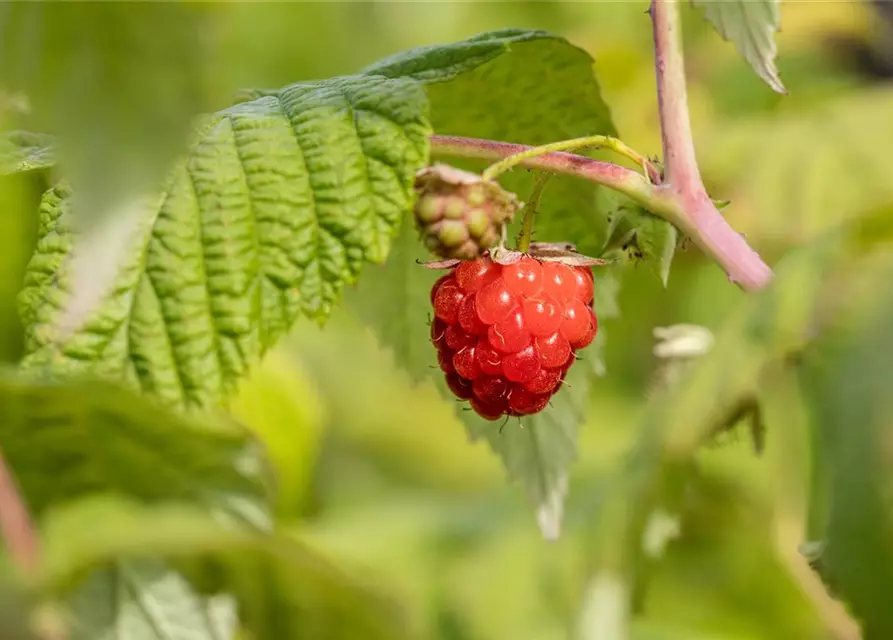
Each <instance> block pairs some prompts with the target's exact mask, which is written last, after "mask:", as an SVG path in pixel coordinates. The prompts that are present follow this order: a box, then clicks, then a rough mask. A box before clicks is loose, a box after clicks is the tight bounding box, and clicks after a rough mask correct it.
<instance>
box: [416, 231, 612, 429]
mask: <svg viewBox="0 0 893 640" xmlns="http://www.w3.org/2000/svg"><path fill="white" fill-rule="evenodd" d="M556 252H557V253H558V254H560V255H556ZM539 253H542V254H544V255H542V256H540V255H538V254H539ZM494 254H495V255H494ZM580 261H583V263H582V264H580ZM587 261H592V262H587ZM602 262H603V261H598V260H594V259H592V258H586V257H585V256H580V255H579V254H576V253H575V252H574V251H573V247H566V246H560V247H559V246H555V245H547V246H543V245H536V246H533V247H532V248H531V251H530V252H528V253H520V252H517V251H515V252H511V251H507V250H504V249H501V250H498V251H494V252H487V253H485V255H483V256H481V257H479V258H476V259H474V260H445V261H441V262H436V263H428V264H427V265H426V266H428V267H430V268H439V269H446V270H447V273H446V274H444V275H443V276H441V277H440V279H438V280H437V282H436V283H435V284H434V287H433V288H432V291H431V301H432V304H433V307H434V322H433V324H432V326H431V341H432V343H433V344H434V346H435V348H436V349H437V361H438V364H439V366H440V368H441V370H442V371H443V373H444V375H445V376H446V381H447V386H448V387H449V388H450V390H451V391H452V393H453V394H454V395H455V396H456V397H457V398H458V399H459V400H462V401H468V403H469V404H470V406H471V408H472V410H474V411H475V412H476V413H477V414H478V415H480V416H481V417H483V418H485V419H487V420H498V419H499V418H501V417H503V416H506V415H508V416H524V415H532V414H535V413H539V412H540V411H542V410H543V409H545V408H546V406H547V405H548V403H549V400H550V399H551V397H552V396H553V395H554V394H555V393H557V392H558V391H559V389H560V388H561V386H562V384H563V382H564V377H565V375H566V374H567V372H568V370H569V369H570V367H571V366H572V365H573V363H574V362H575V360H576V352H577V351H578V350H580V349H583V348H585V347H587V346H588V345H589V344H590V343H591V342H592V341H593V339H594V338H595V336H596V333H597V332H598V319H597V318H596V315H595V311H594V309H593V296H594V290H593V289H594V282H593V274H592V270H591V269H590V268H589V264H601V263H602Z"/></svg>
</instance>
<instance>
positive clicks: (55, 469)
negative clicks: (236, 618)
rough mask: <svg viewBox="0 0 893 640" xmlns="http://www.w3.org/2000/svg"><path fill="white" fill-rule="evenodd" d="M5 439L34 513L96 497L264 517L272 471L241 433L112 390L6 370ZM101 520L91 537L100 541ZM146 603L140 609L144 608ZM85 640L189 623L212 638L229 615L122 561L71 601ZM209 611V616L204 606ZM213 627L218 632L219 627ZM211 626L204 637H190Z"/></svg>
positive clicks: (2, 399) (0, 390)
mask: <svg viewBox="0 0 893 640" xmlns="http://www.w3.org/2000/svg"><path fill="white" fill-rule="evenodd" d="M0 442H2V443H3V450H4V454H5V456H6V458H7V461H8V463H9V464H10V466H11V467H12V469H13V470H14V472H15V473H16V477H17V479H18V481H19V483H20V485H21V487H22V491H23V494H24V495H25V497H26V499H27V501H28V504H29V506H30V508H31V509H32V511H33V512H34V513H35V514H36V515H37V516H38V517H43V516H44V515H45V514H46V513H47V512H49V511H51V510H52V508H53V507H55V506H56V505H59V504H60V503H64V502H66V501H68V500H72V499H77V498H81V497H83V496H88V495H91V494H93V493H95V492H104V493H114V494H117V495H126V496H128V498H131V499H136V500H140V501H142V502H145V503H157V502H162V501H168V500H179V501H183V502H191V503H193V504H201V505H205V506H206V508H209V509H213V510H215V511H216V512H217V513H218V514H219V515H220V516H225V517H226V518H228V519H230V520H232V521H234V522H237V523H244V522H249V523H251V524H252V525H263V524H264V523H265V521H266V519H267V515H266V507H265V506H264V503H265V501H266V500H265V498H266V493H267V491H266V488H265V486H264V483H263V482H262V481H261V475H262V473H263V472H264V471H265V470H264V469H262V468H260V467H259V461H258V459H257V458H256V456H255V454H254V452H253V451H252V446H251V445H252V443H251V441H250V439H249V438H248V435H247V433H246V432H245V431H243V430H241V429H238V428H236V427H235V426H234V425H231V424H230V425H224V424H220V423H217V422H216V421H215V422H208V421H207V420H205V421H202V422H199V421H198V417H195V418H191V419H186V418H184V417H182V416H180V415H178V414H175V413H172V412H170V411H168V410H166V409H163V408H160V407H158V406H156V405H155V404H154V403H152V402H151V401H149V400H147V399H145V398H143V397H140V396H136V395H133V394H131V393H129V392H125V391H123V390H122V389H120V388H118V387H116V386H114V385H111V384H109V383H106V382H99V381H92V380H71V381H68V382H66V383H54V382H50V381H46V380H33V379H29V378H26V377H22V376H20V375H16V374H14V373H11V372H5V371H4V372H0ZM100 525H101V523H99V522H96V523H93V524H91V525H89V526H84V528H83V529H82V533H81V535H82V536H83V537H86V538H92V537H94V536H102V535H105V534H104V532H103V531H102V530H101V529H100V528H99V527H100ZM147 601H148V602H151V603H152V604H151V606H149V607H145V605H144V604H143V603H144V602H147ZM71 604H72V606H73V607H74V609H75V614H76V619H77V623H78V624H79V625H81V626H82V634H81V635H79V636H76V637H78V638H84V640H87V639H90V640H93V639H96V638H112V637H117V636H115V635H114V634H115V633H116V632H115V629H118V628H126V629H132V630H133V633H135V634H136V633H143V632H145V633H143V635H137V637H140V638H142V637H146V638H155V637H158V638H159V639H160V640H167V638H166V637H165V636H158V635H146V634H148V633H149V630H152V629H155V628H156V627H157V626H158V625H162V626H163V625H165V624H167V623H166V620H167V618H168V617H172V618H175V619H177V620H183V619H185V618H188V619H189V620H191V621H192V622H190V624H189V629H190V633H191V634H192V635H186V636H176V637H178V638H179V637H184V638H193V637H206V638H208V640H215V639H217V638H219V637H221V636H220V635H219V634H215V633H212V632H211V631H210V630H207V628H206V627H207V625H210V624H212V622H211V621H212V620H218V619H219V618H220V617H223V618H226V617H227V616H229V617H230V618H231V617H232V615H233V614H232V612H231V611H230V612H229V613H227V612H226V607H225V606H224V605H222V604H218V603H216V602H213V601H206V600H205V599H204V598H201V597H200V596H199V595H198V594H195V593H193V592H192V591H191V589H190V587H189V585H188V584H187V583H186V582H185V581H184V579H183V578H182V577H181V576H179V575H177V574H176V573H174V572H172V571H170V570H169V569H167V568H166V567H165V566H164V565H163V564H162V563H160V562H158V561H151V562H146V563H142V564H134V565H131V564H128V563H121V564H118V565H116V566H114V567H111V568H109V569H106V570H104V571H102V572H101V573H100V574H97V575H95V576H93V578H91V580H90V581H89V582H88V583H87V584H85V585H84V586H83V589H82V591H81V592H80V595H79V596H76V597H75V598H74V599H73V601H72V603H71ZM209 607H210V608H212V609H214V613H213V615H212V614H210V613H208V611H206V608H209ZM214 624H223V623H221V622H219V621H218V622H215V623H214ZM202 629H205V631H202V633H205V635H195V634H196V633H198V632H199V631H198V630H202Z"/></svg>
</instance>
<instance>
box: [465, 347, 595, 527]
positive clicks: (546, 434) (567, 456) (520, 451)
mask: <svg viewBox="0 0 893 640" xmlns="http://www.w3.org/2000/svg"><path fill="white" fill-rule="evenodd" d="M596 352H597V346H596V345H592V346H590V347H589V348H587V349H584V350H583V351H580V352H578V355H579V356H580V358H582V361H580V362H577V363H576V364H575V365H574V366H573V367H571V369H570V371H569V372H568V375H567V377H566V379H565V385H564V386H563V387H562V388H561V390H560V391H559V392H558V393H556V394H555V395H554V396H552V399H551V401H550V406H549V407H547V408H546V409H545V410H544V411H542V412H540V413H538V414H536V415H532V416H524V417H523V418H520V419H518V420H514V419H509V420H508V421H507V422H506V423H505V424H503V422H502V421H499V422H490V421H487V420H483V419H482V418H480V417H478V416H477V415H476V414H475V413H474V412H472V411H464V412H463V413H462V419H463V421H464V422H465V425H466V427H467V429H468V432H469V434H470V436H471V438H472V439H473V440H484V441H486V442H487V444H488V445H489V446H490V448H491V449H492V450H493V452H494V453H495V454H496V455H498V456H499V457H500V459H501V460H502V462H503V464H504V465H505V468H506V470H507V471H508V476H509V478H510V479H511V480H515V481H518V482H520V483H522V484H523V486H524V490H525V491H526V493H527V496H528V498H529V499H530V501H531V502H532V503H533V505H534V506H535V507H536V520H537V524H539V527H540V531H541V532H542V534H543V536H544V537H545V538H546V539H548V540H556V539H557V538H558V537H559V536H560V535H561V525H562V519H563V516H564V501H565V498H566V496H567V489H568V476H569V468H570V466H571V463H572V462H573V461H574V460H575V459H576V457H577V435H578V431H579V427H580V424H582V422H583V420H584V418H585V416H586V410H587V409H588V405H589V393H590V390H591V385H592V380H593V378H594V377H595V371H594V370H593V365H594V364H595V362H594V359H595V358H596Z"/></svg>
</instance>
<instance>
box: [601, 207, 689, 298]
mask: <svg viewBox="0 0 893 640" xmlns="http://www.w3.org/2000/svg"><path fill="white" fill-rule="evenodd" d="M620 202H621V204H620V205H619V206H618V208H617V210H616V211H614V212H613V213H612V214H611V219H610V222H609V231H608V241H607V243H608V247H614V245H618V246H617V247H614V249H615V250H617V249H620V250H625V251H627V253H630V252H632V254H633V257H634V258H638V257H641V259H643V260H645V262H647V263H648V265H649V266H650V267H651V269H652V271H654V274H655V275H656V276H657V277H658V278H660V281H661V282H662V283H663V285H664V286H665V287H666V286H667V280H668V279H669V277H670V266H671V265H672V264H673V257H674V256H675V255H676V247H677V244H678V238H679V232H678V231H677V230H676V227H674V226H673V225H672V224H670V223H669V222H667V221H666V220H664V219H663V218H659V217H657V216H655V215H652V214H651V213H649V212H648V211H646V210H645V209H643V208H641V207H640V206H638V205H636V204H635V203H633V202H631V201H630V200H628V199H626V198H623V199H621V200H620ZM639 254H640V255H639Z"/></svg>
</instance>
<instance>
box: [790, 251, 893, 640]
mask: <svg viewBox="0 0 893 640" xmlns="http://www.w3.org/2000/svg"><path fill="white" fill-rule="evenodd" d="M859 268H860V271H862V273H861V274H860V275H857V276H855V277H854V278H852V279H851V280H850V284H851V285H853V286H852V288H850V289H848V291H847V298H846V300H842V301H841V302H842V303H843V309H840V308H838V309H837V311H838V314H837V315H836V316H835V318H834V319H833V322H832V324H831V326H829V327H828V328H827V331H826V332H825V334H824V335H823V336H821V338H820V340H819V341H818V342H817V344H816V345H815V346H814V348H813V349H812V350H811V352H810V354H809V358H808V360H807V361H806V362H805V365H804V367H803V374H804V380H805V381H806V382H807V389H808V391H809V401H810V407H811V408H812V410H813V418H814V422H815V427H814V428H815V431H816V433H815V435H814V437H813V446H814V448H815V451H814V452H813V464H814V465H817V464H821V465H822V467H821V470H822V471H823V472H824V473H825V474H826V476H827V477H826V479H825V482H823V483H822V485H823V486H821V487H820V488H821V490H822V491H821V493H820V494H819V496H818V497H820V498H825V499H826V500H827V504H826V505H818V506H819V507H820V508H821V511H822V512H823V515H824V516H825V517H824V520H825V523H826V526H825V530H824V532H823V533H824V539H823V540H821V543H822V544H823V546H824V549H823V551H822V553H821V555H820V556H819V558H818V563H817V564H818V566H819V570H820V573H821V575H822V577H823V578H824V579H825V580H826V582H827V583H828V585H829V587H830V589H831V591H832V592H833V593H834V595H835V596H836V597H839V598H841V599H843V600H844V601H845V602H847V603H848V604H849V606H850V608H851V610H852V612H853V614H854V615H855V617H856V618H857V619H859V621H860V622H861V624H862V630H863V633H864V637H866V638H884V637H889V636H891V635H893V614H891V611H890V609H889V607H888V606H886V600H885V598H884V596H883V594H884V593H887V592H889V590H890V589H891V588H893V543H891V540H893V503H891V501H890V495H891V494H890V490H891V488H893V476H891V474H890V468H891V461H893V459H891V455H890V448H889V443H890V429H889V425H890V418H891V405H890V399H889V398H890V395H889V392H888V386H887V385H886V384H885V383H884V381H885V380H886V379H887V378H886V371H887V370H888V368H889V364H890V361H891V358H893V340H891V337H890V326H891V323H893V297H891V296H890V295H889V292H887V291H886V290H881V289H880V288H879V286H878V285H879V284H880V283H886V282H887V281H888V280H889V278H890V277H891V276H893V254H890V253H889V252H888V253H887V254H886V255H882V256H878V259H874V260H871V259H869V260H864V261H863V262H862V264H860V265H859ZM812 542H817V541H815V540H813V541H812Z"/></svg>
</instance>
